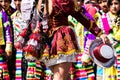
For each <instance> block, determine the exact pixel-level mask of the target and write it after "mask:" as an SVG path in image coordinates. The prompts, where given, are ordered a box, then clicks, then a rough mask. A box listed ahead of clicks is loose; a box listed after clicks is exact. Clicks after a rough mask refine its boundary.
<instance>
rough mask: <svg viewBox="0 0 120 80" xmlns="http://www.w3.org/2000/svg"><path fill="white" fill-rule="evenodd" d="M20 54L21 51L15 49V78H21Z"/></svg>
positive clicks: (17, 79)
mask: <svg viewBox="0 0 120 80" xmlns="http://www.w3.org/2000/svg"><path fill="white" fill-rule="evenodd" d="M22 55H23V51H16V75H15V79H16V80H21V79H22V67H21V66H22Z"/></svg>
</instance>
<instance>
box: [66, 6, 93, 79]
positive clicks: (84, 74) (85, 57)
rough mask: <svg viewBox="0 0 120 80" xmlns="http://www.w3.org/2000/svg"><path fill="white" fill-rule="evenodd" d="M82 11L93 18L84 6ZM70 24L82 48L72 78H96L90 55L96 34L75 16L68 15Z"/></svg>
mask: <svg viewBox="0 0 120 80" xmlns="http://www.w3.org/2000/svg"><path fill="white" fill-rule="evenodd" d="M81 12H82V13H83V14H84V15H85V16H86V17H88V18H89V19H90V20H93V18H92V17H91V16H90V14H88V13H87V11H86V10H85V8H84V7H82V8H81ZM68 21H69V24H72V26H71V27H73V29H74V30H75V33H76V37H77V41H78V45H79V48H80V52H79V54H78V56H77V57H76V60H77V62H75V63H74V64H73V68H74V69H73V70H72V71H71V72H73V73H72V76H71V77H72V80H95V73H94V67H93V63H92V62H91V59H90V56H89V50H88V48H89V45H90V43H91V42H92V41H93V40H94V39H95V36H94V35H93V34H91V33H90V32H89V31H88V30H87V29H86V28H85V27H84V25H82V24H80V23H79V22H78V21H77V20H76V19H75V18H73V17H72V16H69V17H68ZM83 61H84V62H86V63H88V65H87V66H83V65H82V62H83Z"/></svg>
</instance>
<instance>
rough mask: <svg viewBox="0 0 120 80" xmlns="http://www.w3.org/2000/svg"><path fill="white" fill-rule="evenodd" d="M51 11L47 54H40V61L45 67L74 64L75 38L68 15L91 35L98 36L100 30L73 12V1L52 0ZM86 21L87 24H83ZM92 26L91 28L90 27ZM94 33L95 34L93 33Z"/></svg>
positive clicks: (75, 52) (91, 22)
mask: <svg viewBox="0 0 120 80" xmlns="http://www.w3.org/2000/svg"><path fill="white" fill-rule="evenodd" d="M52 5H53V7H52V8H53V11H52V13H51V15H50V16H49V18H48V19H49V30H48V36H49V38H48V43H47V44H48V49H45V50H49V51H48V52H49V53H48V54H45V55H44V54H41V58H40V59H41V61H43V62H45V64H46V65H47V66H52V65H55V64H59V63H62V62H76V59H75V58H76V54H77V51H78V46H77V41H76V36H75V33H74V31H73V29H72V28H70V27H69V26H68V15H71V16H73V17H75V18H76V19H77V20H78V21H80V22H81V23H82V24H83V25H84V26H85V27H86V28H87V29H88V30H90V31H91V32H92V33H93V34H95V35H99V33H101V30H100V29H99V28H98V27H97V26H96V24H95V23H94V22H93V21H90V20H89V19H88V18H87V17H85V16H84V15H83V14H82V13H80V12H79V11H75V9H74V7H75V6H74V2H73V0H67V1H64V0H52ZM86 20H87V22H88V23H87V24H86V23H85V22H86ZM90 25H92V26H90ZM94 31H96V32H94Z"/></svg>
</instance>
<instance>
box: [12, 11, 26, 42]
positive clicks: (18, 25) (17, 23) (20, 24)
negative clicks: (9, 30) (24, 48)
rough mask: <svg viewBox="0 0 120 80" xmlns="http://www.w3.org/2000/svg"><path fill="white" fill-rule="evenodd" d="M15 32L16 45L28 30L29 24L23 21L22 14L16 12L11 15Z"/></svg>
mask: <svg viewBox="0 0 120 80" xmlns="http://www.w3.org/2000/svg"><path fill="white" fill-rule="evenodd" d="M11 19H12V24H13V31H14V43H15V42H17V39H18V37H19V35H20V33H21V31H24V29H26V28H27V24H26V22H25V21H24V20H22V16H21V13H20V12H18V11H16V12H14V13H13V14H12V15H11Z"/></svg>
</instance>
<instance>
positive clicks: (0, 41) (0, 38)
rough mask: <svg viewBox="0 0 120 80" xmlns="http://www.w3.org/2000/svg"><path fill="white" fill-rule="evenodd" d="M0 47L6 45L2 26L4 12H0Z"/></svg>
mask: <svg viewBox="0 0 120 80" xmlns="http://www.w3.org/2000/svg"><path fill="white" fill-rule="evenodd" d="M0 45H5V40H4V31H3V25H2V12H0Z"/></svg>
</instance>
